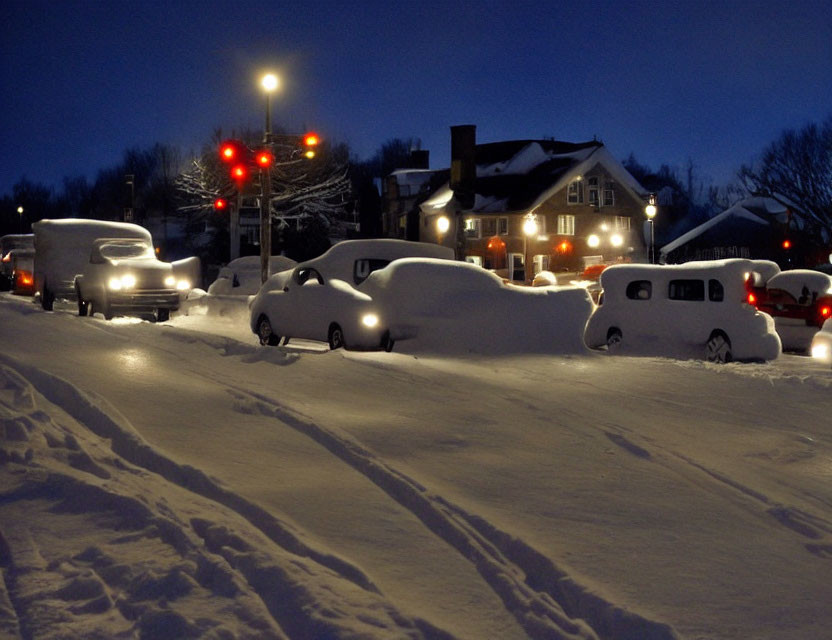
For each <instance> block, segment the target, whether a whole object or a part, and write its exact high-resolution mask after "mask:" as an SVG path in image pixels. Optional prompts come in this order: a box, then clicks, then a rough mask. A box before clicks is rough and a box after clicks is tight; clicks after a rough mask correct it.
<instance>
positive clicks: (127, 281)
mask: <svg viewBox="0 0 832 640" xmlns="http://www.w3.org/2000/svg"><path fill="white" fill-rule="evenodd" d="M107 286H109V287H110V289H112V290H113V291H119V290H121V289H132V288H133V287H135V286H136V276H134V275H132V274H129V273H125V274H124V275H123V276H115V277H113V278H110V280H109V282H107Z"/></svg>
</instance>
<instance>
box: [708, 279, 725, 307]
mask: <svg viewBox="0 0 832 640" xmlns="http://www.w3.org/2000/svg"><path fill="white" fill-rule="evenodd" d="M724 298H725V289H724V288H723V287H722V283H721V282H720V281H719V280H708V300H710V301H711V302H722V300H723V299H724Z"/></svg>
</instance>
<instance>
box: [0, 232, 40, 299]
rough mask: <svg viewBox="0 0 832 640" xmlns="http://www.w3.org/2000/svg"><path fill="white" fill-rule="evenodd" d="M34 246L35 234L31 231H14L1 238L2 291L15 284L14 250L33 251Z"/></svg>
mask: <svg viewBox="0 0 832 640" xmlns="http://www.w3.org/2000/svg"><path fill="white" fill-rule="evenodd" d="M34 247H35V236H34V235H33V234H31V233H12V234H8V235H5V236H3V237H2V238H0V291H8V290H9V289H11V288H12V287H13V286H14V264H13V263H12V251H15V250H27V251H33V250H34ZM18 255H20V254H18ZM30 271H31V269H30Z"/></svg>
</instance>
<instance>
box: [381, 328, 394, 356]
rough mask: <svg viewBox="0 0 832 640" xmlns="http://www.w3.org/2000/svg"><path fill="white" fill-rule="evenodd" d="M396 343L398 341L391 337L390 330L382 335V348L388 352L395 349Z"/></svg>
mask: <svg viewBox="0 0 832 640" xmlns="http://www.w3.org/2000/svg"><path fill="white" fill-rule="evenodd" d="M395 344H396V341H395V340H393V338H391V337H390V332H389V331H385V332H384V335H383V336H381V348H382V349H384V350H385V351H386V352H387V353H390V352H391V351H392V350H393V345H395Z"/></svg>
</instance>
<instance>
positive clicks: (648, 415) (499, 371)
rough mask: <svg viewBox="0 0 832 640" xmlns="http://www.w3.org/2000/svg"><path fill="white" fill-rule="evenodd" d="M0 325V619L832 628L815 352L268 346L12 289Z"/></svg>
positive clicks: (826, 432) (87, 625) (34, 634)
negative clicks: (457, 352)
mask: <svg viewBox="0 0 832 640" xmlns="http://www.w3.org/2000/svg"><path fill="white" fill-rule="evenodd" d="M0 340H2V347H1V348H0V421H2V422H0V424H2V429H0V438H1V439H0V572H2V575H3V578H4V579H3V581H0V637H5V636H4V634H6V635H7V636H8V637H11V638H17V637H22V638H38V637H51V636H52V635H57V634H58V632H59V631H60V633H62V634H64V635H63V636H62V637H84V638H111V637H147V638H181V637H208V638H232V637H238V638H265V637H275V638H280V637H289V638H310V637H314V638H317V637H337V638H353V637H362V638H393V637H414V638H416V637H425V638H471V639H475V638H476V639H479V638H501V639H503V638H506V639H510V638H525V637H531V638H599V639H614V638H615V639H618V638H628V639H645V638H646V639H650V638H672V637H680V638H691V639H700V638H702V639H704V638H721V639H741V638H742V639H747V638H767V639H775V638H778V639H780V638H802V639H807V640H812V639H823V638H829V637H830V631H829V629H830V626H832V610H830V608H829V602H832V583H830V580H829V575H830V568H832V482H831V481H832V419H830V414H831V413H832V412H831V411H830V406H832V402H830V394H832V369H829V368H828V366H823V365H821V364H820V363H818V362H816V361H813V360H811V359H810V358H807V357H801V356H795V355H785V356H781V357H780V358H779V359H778V360H776V361H773V362H771V363H768V364H729V365H722V366H720V365H712V364H708V363H704V362H701V361H679V360H670V359H663V358H629V357H611V356H606V355H604V354H600V353H588V354H587V355H583V356H568V357H552V356H513V357H499V358H497V357H495V358H482V357H477V358H445V357H432V358H424V357H414V356H411V355H406V354H403V353H396V352H394V353H383V352H379V353H355V352H344V351H343V350H340V351H332V352H330V351H327V350H326V349H325V348H324V347H322V346H319V345H313V344H311V343H297V344H296V343H294V342H292V343H290V344H289V345H288V346H286V347H276V348H267V347H261V346H259V344H258V343H257V338H256V337H255V336H254V335H253V334H252V333H251V332H250V329H249V327H248V324H247V319H246V318H245V317H235V316H233V315H232V316H225V317H216V316H211V315H206V316H198V315H190V316H179V317H174V318H173V319H172V320H171V321H170V322H169V323H164V324H162V323H159V324H153V323H149V322H143V321H138V320H128V319H116V320H115V321H112V322H107V321H104V320H103V319H102V318H101V317H100V316H96V317H95V318H81V317H78V315H77V310H76V307H75V306H71V305H68V304H63V305H61V304H58V305H56V312H54V313H46V312H43V311H42V310H41V309H40V307H38V306H36V305H35V304H33V303H32V301H31V299H29V298H20V297H14V296H11V295H7V294H3V295H0Z"/></svg>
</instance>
